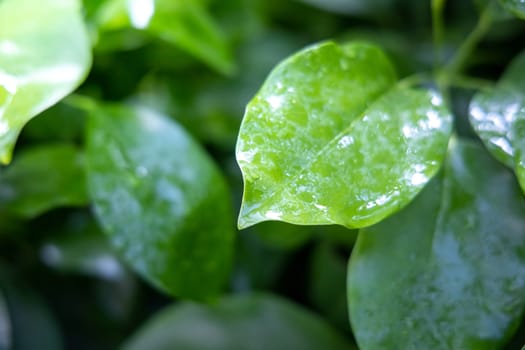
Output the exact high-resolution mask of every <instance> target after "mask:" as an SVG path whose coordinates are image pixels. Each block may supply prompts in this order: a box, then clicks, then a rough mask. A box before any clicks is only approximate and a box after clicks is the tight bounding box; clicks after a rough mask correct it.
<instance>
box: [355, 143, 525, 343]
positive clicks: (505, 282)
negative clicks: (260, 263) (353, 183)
mask: <svg viewBox="0 0 525 350" xmlns="http://www.w3.org/2000/svg"><path fill="white" fill-rule="evenodd" d="M348 298H349V301H348V302H349V307H350V319H351V322H352V327H353V329H354V333H355V335H356V338H357V342H358V344H359V345H360V346H361V347H362V348H363V349H367V350H373V349H390V348H398V349H406V350H411V349H413V350H419V349H435V350H438V349H463V350H482V349H487V350H488V349H499V348H500V346H501V345H502V344H503V343H505V341H507V340H508V339H509V337H510V336H511V335H512V333H513V332H514V331H515V329H516V327H517V325H518V322H519V320H520V318H521V316H522V314H523V311H524V308H525V202H524V201H523V197H522V195H521V193H520V191H519V188H518V186H517V184H516V183H515V180H514V178H513V176H512V174H511V173H510V172H508V171H507V170H506V169H505V168H504V167H503V166H501V165H499V164H498V163H497V162H495V161H494V160H493V159H492V158H491V157H490V156H489V155H488V154H486V153H484V152H483V149H482V148H481V147H479V146H477V145H474V144H469V143H464V142H461V141H459V142H453V143H452V144H451V147H450V154H449V158H448V159H447V162H446V165H445V169H444V172H443V173H441V174H440V176H439V177H438V178H436V180H435V181H433V182H431V183H430V184H429V185H428V187H427V188H425V190H424V191H423V192H422V193H421V195H419V196H418V197H417V198H416V200H415V201H414V202H413V203H412V204H410V206H408V207H407V208H406V209H405V210H403V211H402V212H400V213H399V214H398V215H395V216H393V217H391V218H390V219H388V220H385V221H384V222H382V223H380V224H378V225H376V226H373V227H370V228H368V229H364V230H362V231H361V232H360V234H359V237H358V240H357V243H356V247H355V248H354V251H353V253H352V257H351V261H350V265H349V269H348Z"/></svg>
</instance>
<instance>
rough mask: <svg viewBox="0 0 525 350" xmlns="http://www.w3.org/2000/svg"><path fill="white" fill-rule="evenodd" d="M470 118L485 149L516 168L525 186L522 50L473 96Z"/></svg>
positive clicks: (524, 66) (524, 67) (524, 70)
mask: <svg viewBox="0 0 525 350" xmlns="http://www.w3.org/2000/svg"><path fill="white" fill-rule="evenodd" d="M470 122H471V124H472V127H473V128H474V130H475V131H476V132H477V134H478V135H479V136H480V137H481V139H482V141H483V142H484V144H485V145H486V146H487V149H488V150H489V151H490V152H491V153H492V154H493V155H494V156H495V157H496V158H497V159H498V160H500V161H501V162H503V163H504V164H506V165H507V166H510V167H512V168H515V170H516V172H517V173H518V179H519V180H520V183H521V184H522V187H524V185H525V174H524V172H525V162H524V160H525V155H524V152H525V143H524V142H523V136H525V135H524V131H525V130H524V128H523V125H524V123H525V52H523V53H522V54H521V55H519V56H518V57H517V58H516V59H515V60H514V61H513V62H512V63H511V65H510V66H509V67H508V69H507V70H506V71H505V73H504V74H503V76H502V77H501V79H500V81H499V82H498V84H497V85H496V87H495V88H494V89H492V90H489V91H484V92H480V93H478V94H477V95H476V96H475V97H474V98H473V100H472V102H471V104H470Z"/></svg>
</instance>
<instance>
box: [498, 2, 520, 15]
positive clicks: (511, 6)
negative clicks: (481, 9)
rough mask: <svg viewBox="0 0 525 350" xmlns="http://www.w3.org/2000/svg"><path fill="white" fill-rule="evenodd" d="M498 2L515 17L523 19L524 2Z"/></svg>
mask: <svg viewBox="0 0 525 350" xmlns="http://www.w3.org/2000/svg"><path fill="white" fill-rule="evenodd" d="M499 2H500V3H501V4H502V5H503V7H505V8H506V9H507V10H509V11H510V12H512V13H513V14H514V15H516V17H519V18H523V19H525V2H524V1H523V0H499Z"/></svg>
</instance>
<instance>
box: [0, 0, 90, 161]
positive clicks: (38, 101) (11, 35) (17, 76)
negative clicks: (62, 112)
mask: <svg viewBox="0 0 525 350" xmlns="http://www.w3.org/2000/svg"><path fill="white" fill-rule="evenodd" d="M0 33H1V35H0V162H2V163H9V161H10V160H11V153H12V150H13V147H14V144H15V141H16V138H17V136H18V134H19V133H20V130H21V129H22V127H23V126H24V124H25V123H27V121H28V120H29V119H31V118H33V117H34V116H35V115H37V114H38V113H40V112H42V111H43V110H45V109H46V108H48V107H50V106H51V105H53V104H55V103H56V102H58V101H59V100H60V99H62V98H63V97H64V96H66V95H67V94H69V93H70V92H71V91H73V90H74V89H75V88H76V87H77V86H78V85H79V84H80V82H81V81H82V80H83V79H84V77H85V76H86V74H87V72H88V69H89V66H90V62H91V56H90V55H91V54H90V44H89V41H88V37H87V33H86V30H85V28H84V24H83V21H82V16H81V13H80V3H79V1H78V0H49V1H46V2H45V5H44V4H43V3H42V2H41V1H38V0H3V1H1V2H0Z"/></svg>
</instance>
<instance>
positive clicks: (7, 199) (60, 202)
mask: <svg viewBox="0 0 525 350" xmlns="http://www.w3.org/2000/svg"><path fill="white" fill-rule="evenodd" d="M88 202H89V200H88V195H87V190H86V176H85V166H84V155H83V154H82V153H81V152H80V151H79V150H77V149H76V148H75V147H74V146H71V145H66V144H58V145H46V146H38V147H35V148H32V149H28V150H24V151H23V152H20V154H18V156H17V158H16V159H15V161H14V162H13V163H12V164H11V165H9V166H8V167H7V168H6V169H5V170H3V171H2V172H1V173H0V211H5V212H7V213H9V214H12V215H16V216H20V217H23V218H28V219H30V218H34V217H36V216H38V215H40V214H42V213H44V212H46V211H48V210H50V209H54V208H56V207H61V206H84V205H87V204H88Z"/></svg>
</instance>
